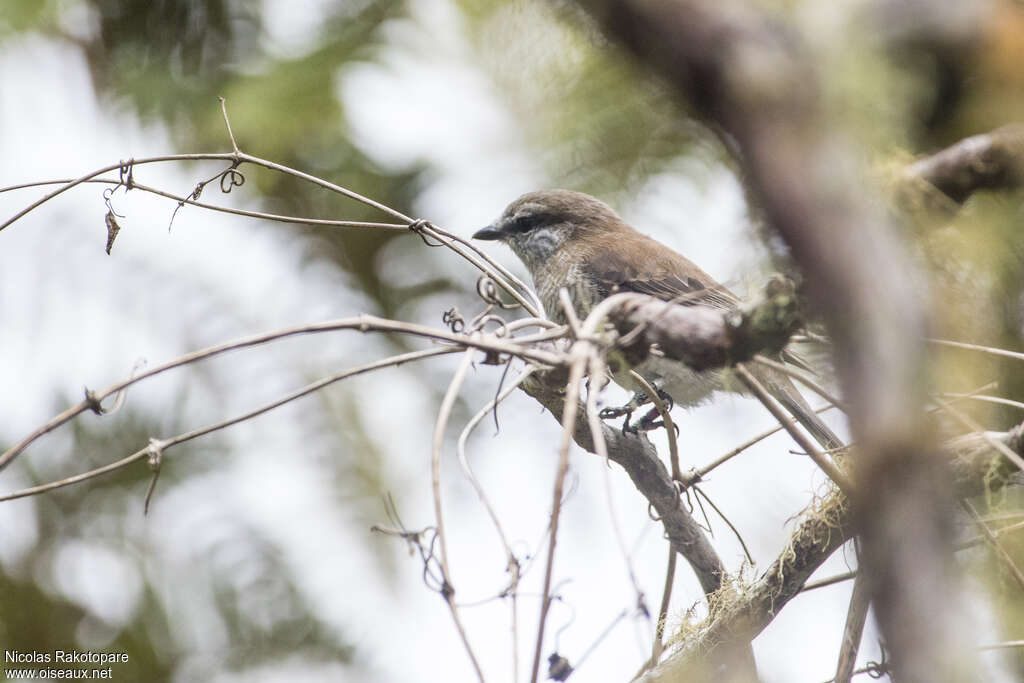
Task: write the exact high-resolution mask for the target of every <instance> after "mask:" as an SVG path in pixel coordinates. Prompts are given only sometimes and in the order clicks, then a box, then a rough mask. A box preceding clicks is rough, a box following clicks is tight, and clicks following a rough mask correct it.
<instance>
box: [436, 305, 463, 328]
mask: <svg viewBox="0 0 1024 683" xmlns="http://www.w3.org/2000/svg"><path fill="white" fill-rule="evenodd" d="M441 322H442V323H444V324H445V325H447V326H448V329H449V330H451V331H452V332H454V333H455V334H459V333H461V332H462V331H463V330H464V329H466V321H465V319H464V318H463V317H462V316H461V315H459V309H457V308H455V307H454V306H452V307H451V308H449V309H448V310H447V311H445V312H444V315H442V316H441Z"/></svg>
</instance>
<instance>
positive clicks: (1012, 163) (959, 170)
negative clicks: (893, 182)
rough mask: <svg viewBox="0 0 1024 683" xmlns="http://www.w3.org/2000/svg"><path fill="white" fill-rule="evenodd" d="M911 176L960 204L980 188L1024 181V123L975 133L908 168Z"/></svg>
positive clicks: (995, 187) (1018, 184)
mask: <svg viewBox="0 0 1024 683" xmlns="http://www.w3.org/2000/svg"><path fill="white" fill-rule="evenodd" d="M905 173H906V176H907V178H908V179H920V180H924V181H926V182H928V183H930V184H931V185H933V186H935V187H936V188H937V189H938V190H940V191H941V192H942V193H943V194H945V195H946V196H948V197H949V198H950V199H952V200H953V201H954V202H956V203H957V204H962V203H964V202H965V201H966V200H967V198H968V197H970V196H971V194H973V193H974V192H976V191H978V190H1002V189H1012V188H1016V187H1020V185H1021V184H1022V183H1024V124H1020V123H1018V124H1012V125H1009V126H1003V127H1002V128H998V129H996V130H994V131H992V132H991V133H984V134H982V135H974V136H972V137H969V138H966V139H964V140H961V141H960V142H958V143H956V144H955V145H952V146H950V147H947V148H946V149H944V150H942V151H941V152H937V153H936V154H933V155H931V156H929V157H925V158H924V159H920V160H918V161H916V162H914V163H913V164H911V165H910V166H908V167H907V169H906V172H905Z"/></svg>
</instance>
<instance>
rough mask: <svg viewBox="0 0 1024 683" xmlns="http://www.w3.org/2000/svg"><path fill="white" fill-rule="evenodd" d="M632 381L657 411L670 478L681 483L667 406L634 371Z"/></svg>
mask: <svg viewBox="0 0 1024 683" xmlns="http://www.w3.org/2000/svg"><path fill="white" fill-rule="evenodd" d="M629 374H630V376H631V377H632V378H633V381H634V382H636V383H637V384H639V385H640V389H642V390H643V392H644V393H645V394H647V396H648V397H649V398H650V399H651V403H653V404H654V407H655V408H656V409H657V411H658V414H659V415H660V416H661V422H662V424H663V425H664V427H665V433H666V434H667V435H668V458H669V464H670V465H671V467H672V478H673V479H674V480H676V481H678V482H682V481H683V474H682V469H680V466H679V443H678V440H677V439H676V425H675V423H674V422H673V421H672V415H671V414H670V411H669V410H668V406H666V405H665V402H664V401H662V400H661V396H660V395H659V394H658V390H657V389H655V388H654V387H653V386H651V383H650V382H648V381H647V380H646V379H644V378H643V376H642V375H641V374H640V373H638V372H637V371H635V370H630V371H629Z"/></svg>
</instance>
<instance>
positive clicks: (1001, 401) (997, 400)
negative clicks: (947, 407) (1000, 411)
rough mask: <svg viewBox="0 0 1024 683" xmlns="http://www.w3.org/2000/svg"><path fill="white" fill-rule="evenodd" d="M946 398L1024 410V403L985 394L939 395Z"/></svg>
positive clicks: (949, 393) (947, 393)
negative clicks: (964, 399) (983, 402)
mask: <svg viewBox="0 0 1024 683" xmlns="http://www.w3.org/2000/svg"><path fill="white" fill-rule="evenodd" d="M939 395H940V396H942V397H944V398H969V399H972V400H974V401H985V402H986V403H998V404H999V405H1002V406H1010V407H1011V408H1018V409H1020V410H1024V403H1021V402H1020V401H1011V400H1010V399H1008V398H1003V397H1002V396H986V395H985V394H956V393H952V392H948V391H947V392H944V393H942V394H939Z"/></svg>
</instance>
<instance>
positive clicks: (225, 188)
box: [220, 166, 245, 194]
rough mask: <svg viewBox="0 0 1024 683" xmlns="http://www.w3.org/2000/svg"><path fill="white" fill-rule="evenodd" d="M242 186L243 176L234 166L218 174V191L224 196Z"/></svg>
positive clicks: (243, 182)
mask: <svg viewBox="0 0 1024 683" xmlns="http://www.w3.org/2000/svg"><path fill="white" fill-rule="evenodd" d="M242 185H245V174H243V173H242V172H241V171H239V170H238V169H237V168H235V167H234V166H232V167H231V168H229V169H227V170H226V171H224V172H223V173H221V174H220V191H221V192H223V193H224V194H230V193H231V190H233V189H234V188H236V187H241V186H242Z"/></svg>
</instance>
